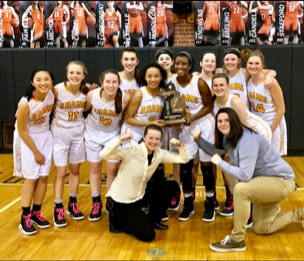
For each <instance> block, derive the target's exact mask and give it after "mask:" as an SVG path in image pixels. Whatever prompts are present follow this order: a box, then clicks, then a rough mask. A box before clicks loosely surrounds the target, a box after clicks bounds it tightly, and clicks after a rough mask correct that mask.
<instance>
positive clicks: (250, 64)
mask: <svg viewBox="0 0 304 261" xmlns="http://www.w3.org/2000/svg"><path fill="white" fill-rule="evenodd" d="M246 68H247V71H248V72H249V74H250V75H251V76H255V75H258V74H259V73H260V72H261V71H262V70H263V62H262V60H261V58H260V57H258V56H252V57H249V58H248V60H247V64H246Z"/></svg>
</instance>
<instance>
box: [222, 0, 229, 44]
mask: <svg viewBox="0 0 304 261" xmlns="http://www.w3.org/2000/svg"><path fill="white" fill-rule="evenodd" d="M229 2H230V1H221V23H220V24H221V44H222V45H229V39H230V11H229Z"/></svg>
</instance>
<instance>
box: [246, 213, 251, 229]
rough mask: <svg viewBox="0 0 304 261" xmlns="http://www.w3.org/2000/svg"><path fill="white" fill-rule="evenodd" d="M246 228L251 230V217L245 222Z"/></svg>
mask: <svg viewBox="0 0 304 261" xmlns="http://www.w3.org/2000/svg"><path fill="white" fill-rule="evenodd" d="M246 228H252V216H251V215H250V217H249V219H248V221H247V224H246Z"/></svg>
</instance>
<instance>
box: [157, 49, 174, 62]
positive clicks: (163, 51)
mask: <svg viewBox="0 0 304 261" xmlns="http://www.w3.org/2000/svg"><path fill="white" fill-rule="evenodd" d="M162 54H168V55H169V56H170V58H171V59H172V60H173V53H172V52H171V51H170V50H160V51H159V52H158V54H157V56H156V60H158V57H159V56H161V55H162Z"/></svg>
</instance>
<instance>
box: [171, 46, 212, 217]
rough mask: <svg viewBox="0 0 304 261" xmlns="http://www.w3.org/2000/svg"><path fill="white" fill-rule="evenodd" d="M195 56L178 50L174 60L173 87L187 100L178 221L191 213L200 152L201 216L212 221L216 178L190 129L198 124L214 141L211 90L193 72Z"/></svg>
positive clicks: (208, 158) (183, 125)
mask: <svg viewBox="0 0 304 261" xmlns="http://www.w3.org/2000/svg"><path fill="white" fill-rule="evenodd" d="M193 67H194V59H193V58H192V56H191V55H190V54H189V53H188V52H185V51H182V52H179V53H178V54H177V55H176V56H175V59H174V69H175V72H176V74H177V77H176V78H174V79H173V84H174V85H175V88H176V90H177V91H178V92H179V93H180V94H181V96H182V100H183V101H184V102H185V103H186V109H185V121H186V122H185V124H182V126H181V132H180V135H179V137H180V140H181V142H182V143H183V144H184V145H185V146H186V148H187V151H188V153H189V157H190V159H191V160H190V161H189V162H188V163H186V164H181V170H180V172H181V182H182V188H183V194H184V208H183V210H182V212H181V213H180V215H179V217H178V219H179V220H181V221H186V220H188V219H189V218H190V217H191V216H192V215H193V214H194V213H195V212H194V196H195V182H194V180H196V177H193V174H192V173H193V171H192V169H193V161H194V159H195V158H196V156H197V154H198V153H199V160H200V163H201V170H202V173H203V179H204V184H205V186H206V191H207V193H206V195H207V200H206V202H205V207H206V208H205V213H204V216H203V219H204V220H206V221H211V219H212V217H211V216H210V215H212V216H213V212H212V213H211V211H209V210H210V209H211V208H212V209H213V211H214V198H213V197H214V190H215V180H214V173H213V169H212V165H211V161H210V160H211V158H210V157H209V156H208V155H206V154H205V153H203V152H202V151H201V150H200V151H199V149H198V146H197V144H196V143H195V142H194V140H193V138H192V135H191V132H192V131H193V130H194V129H195V128H196V127H197V126H201V128H202V129H204V130H205V131H204V134H203V135H205V139H207V140H209V141H210V142H211V143H212V142H213V128H214V118H213V116H212V114H211V112H212V109H213V102H212V98H211V92H210V89H209V87H208V85H207V83H206V82H205V81H204V80H203V79H202V78H201V77H199V76H198V75H192V72H193Z"/></svg>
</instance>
